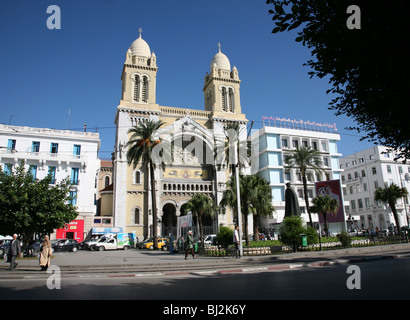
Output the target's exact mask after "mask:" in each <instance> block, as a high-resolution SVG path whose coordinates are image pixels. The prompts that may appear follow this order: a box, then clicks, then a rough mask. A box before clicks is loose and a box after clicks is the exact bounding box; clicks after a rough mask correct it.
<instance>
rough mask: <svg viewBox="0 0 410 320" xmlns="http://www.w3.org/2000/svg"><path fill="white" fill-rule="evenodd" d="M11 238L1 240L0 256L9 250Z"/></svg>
mask: <svg viewBox="0 0 410 320" xmlns="http://www.w3.org/2000/svg"><path fill="white" fill-rule="evenodd" d="M10 243H11V240H3V242H2V244H1V245H0V257H4V254H5V253H6V252H8V251H9V248H10Z"/></svg>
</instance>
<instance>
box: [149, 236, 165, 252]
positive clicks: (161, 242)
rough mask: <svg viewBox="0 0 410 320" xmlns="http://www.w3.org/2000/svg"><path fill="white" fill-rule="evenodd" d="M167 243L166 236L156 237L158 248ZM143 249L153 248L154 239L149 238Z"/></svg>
mask: <svg viewBox="0 0 410 320" xmlns="http://www.w3.org/2000/svg"><path fill="white" fill-rule="evenodd" d="M166 243H167V239H166V238H158V249H162V247H164V246H165V244H166ZM144 249H151V250H152V249H154V241H153V240H151V241H149V242H147V243H145V244H144Z"/></svg>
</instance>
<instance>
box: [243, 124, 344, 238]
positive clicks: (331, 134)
mask: <svg viewBox="0 0 410 320" xmlns="http://www.w3.org/2000/svg"><path fill="white" fill-rule="evenodd" d="M251 140H252V143H253V145H255V143H258V144H259V153H258V155H259V156H258V158H256V159H253V160H252V173H258V174H259V175H261V176H262V177H264V178H265V179H266V180H267V181H268V182H269V184H270V186H271V189H272V195H273V202H272V205H273V206H274V207H275V209H276V211H275V212H273V213H272V214H271V215H270V216H268V217H267V218H266V219H263V221H262V222H261V223H262V225H263V226H265V228H275V227H276V226H277V225H278V224H280V223H281V222H282V220H283V218H284V215H285V190H286V183H288V182H290V183H291V185H292V188H293V189H294V190H295V192H296V194H297V195H298V198H299V207H300V209H301V215H302V218H303V219H304V220H305V221H309V217H308V214H307V211H306V204H305V200H304V192H303V182H302V175H301V173H300V171H299V170H297V169H293V168H292V169H289V168H286V167H285V163H284V160H285V158H286V155H287V154H289V153H290V152H291V151H292V150H294V149H295V148H296V147H297V146H308V147H311V148H312V149H315V150H318V151H319V152H320V155H321V159H322V161H323V165H324V166H323V169H324V170H323V173H321V174H317V173H315V172H313V171H309V172H308V174H307V179H308V198H309V200H310V201H311V200H312V199H313V198H314V197H316V190H315V183H316V182H318V181H327V180H339V179H340V177H341V174H342V172H343V170H342V169H340V165H339V159H340V157H341V156H342V155H341V154H340V153H339V152H338V150H337V143H338V142H339V141H340V135H339V134H338V133H337V129H336V126H335V125H328V124H318V123H314V122H309V121H302V120H300V121H299V120H298V121H296V120H289V119H280V118H268V120H266V119H265V120H264V125H263V127H262V128H260V129H259V130H257V131H256V132H254V133H253V134H252V135H251ZM255 160H257V161H255ZM312 220H313V222H314V223H317V222H318V216H317V214H312ZM332 228H334V229H335V230H334V232H339V231H340V229H341V228H342V226H341V225H340V224H339V225H338V226H335V225H333V226H330V229H332ZM336 229H337V230H336Z"/></svg>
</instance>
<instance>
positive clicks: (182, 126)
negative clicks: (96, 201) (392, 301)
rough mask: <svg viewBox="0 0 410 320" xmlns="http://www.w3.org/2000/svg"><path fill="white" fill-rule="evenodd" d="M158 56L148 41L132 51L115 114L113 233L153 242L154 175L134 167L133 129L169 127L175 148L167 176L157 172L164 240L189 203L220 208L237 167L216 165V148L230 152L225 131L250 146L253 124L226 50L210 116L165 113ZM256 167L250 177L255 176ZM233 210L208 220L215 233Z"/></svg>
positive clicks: (208, 81) (209, 78) (214, 68)
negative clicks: (202, 198)
mask: <svg viewBox="0 0 410 320" xmlns="http://www.w3.org/2000/svg"><path fill="white" fill-rule="evenodd" d="M157 71H158V66H157V57H156V55H155V53H154V52H151V49H150V47H149V45H148V44H147V42H146V41H145V40H144V39H142V37H141V34H140V36H139V38H138V39H136V40H135V41H134V42H133V43H132V44H131V46H130V47H129V49H128V51H127V52H126V59H125V63H124V66H123V70H122V76H121V80H122V92H121V100H120V103H119V105H118V107H117V111H116V115H115V124H116V128H117V129H116V143H115V151H114V168H113V218H114V226H115V227H121V228H123V230H124V232H135V234H136V236H137V237H139V238H140V239H141V238H146V237H149V236H151V235H152V224H153V221H152V217H153V214H152V207H151V203H152V201H151V200H150V197H151V191H150V184H149V181H150V179H149V173H148V172H146V170H145V166H143V164H142V163H140V164H138V165H137V166H136V167H135V168H134V167H133V166H132V165H131V166H130V165H128V164H127V141H128V140H129V138H130V135H129V133H128V130H129V129H130V128H132V127H133V126H135V125H137V124H138V123H139V122H140V121H146V120H147V119H151V120H155V121H163V122H164V123H165V124H164V125H163V126H162V127H161V138H163V139H164V140H165V141H168V142H169V143H171V144H172V145H173V155H174V158H173V160H172V162H171V163H168V164H167V166H166V167H165V169H163V168H161V167H160V166H157V167H156V168H155V177H156V179H155V180H156V181H155V189H156V190H155V191H156V203H157V217H158V219H159V221H158V230H157V234H158V235H168V234H169V233H174V234H176V228H177V220H178V217H180V216H181V215H183V214H185V212H184V210H183V206H184V204H185V203H186V202H187V201H189V200H190V199H191V197H192V196H193V195H194V194H196V193H204V194H206V195H208V196H209V197H211V198H213V199H214V200H215V202H216V203H217V204H218V203H219V201H220V200H221V198H222V192H223V191H224V189H225V183H226V182H227V181H228V180H229V177H230V174H231V172H230V167H229V166H228V165H227V164H226V163H225V162H223V161H222V162H221V163H219V164H218V163H217V161H216V160H215V159H216V158H215V156H214V153H215V145H216V144H217V143H219V144H220V145H224V142H225V139H226V128H227V127H228V126H232V125H235V126H237V128H238V129H239V140H240V141H246V124H247V122H248V120H247V119H246V117H245V114H243V113H242V109H241V103H240V95H239V89H240V83H241V80H240V79H239V76H238V70H237V69H236V67H235V66H234V67H233V68H231V65H230V61H229V59H228V58H227V56H226V55H225V54H223V53H222V52H221V50H220V47H219V51H218V52H217V53H216V54H215V56H214V57H213V59H212V61H211V64H210V70H209V73H208V72H207V73H206V75H205V79H204V86H203V93H204V105H205V108H204V110H196V109H185V108H175V107H169V106H162V105H160V104H158V103H157V101H156V77H157ZM249 169H250V167H249V166H248V167H246V166H245V167H244V168H243V170H245V171H246V170H248V171H249ZM233 223H234V217H233V215H232V214H231V212H230V211H229V210H227V211H226V212H225V213H224V214H222V213H221V214H218V215H216V216H215V217H214V218H212V219H209V221H207V222H206V225H207V226H208V227H209V229H207V230H208V232H216V231H217V226H218V225H220V224H225V225H232V224H233Z"/></svg>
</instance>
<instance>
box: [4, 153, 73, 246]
mask: <svg viewBox="0 0 410 320" xmlns="http://www.w3.org/2000/svg"><path fill="white" fill-rule="evenodd" d="M52 180H53V178H52V176H51V174H49V175H47V176H46V177H45V178H44V179H35V178H34V177H33V175H32V174H31V172H30V169H28V170H26V169H25V162H24V161H21V162H20V165H19V166H17V167H16V169H15V170H14V171H13V172H4V171H3V170H2V169H1V168H0V234H4V235H7V234H8V235H10V234H14V233H16V234H18V235H19V238H20V240H22V242H23V249H24V248H25V247H26V246H27V244H28V243H29V241H30V240H32V239H33V236H34V235H35V234H41V235H44V234H50V233H53V232H54V230H55V229H58V228H62V227H64V225H65V224H67V223H69V222H71V221H72V220H74V219H75V218H76V217H77V215H78V212H77V209H76V207H75V206H74V205H73V204H72V201H70V200H73V198H72V197H71V196H70V186H71V183H70V180H69V178H68V177H67V178H66V179H64V180H62V181H61V182H59V183H56V184H52Z"/></svg>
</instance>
